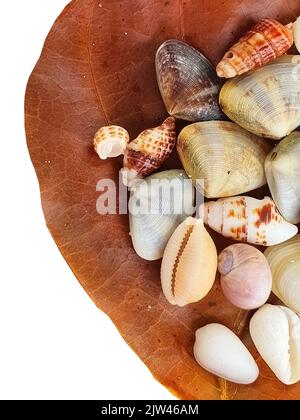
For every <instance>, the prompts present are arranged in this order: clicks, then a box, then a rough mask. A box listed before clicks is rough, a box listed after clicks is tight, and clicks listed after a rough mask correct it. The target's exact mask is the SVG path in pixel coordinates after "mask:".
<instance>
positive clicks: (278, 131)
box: [220, 55, 300, 140]
mask: <svg viewBox="0 0 300 420" xmlns="http://www.w3.org/2000/svg"><path fill="white" fill-rule="evenodd" d="M299 59H300V56H292V55H285V56H283V57H281V58H278V59H277V60H274V61H273V62H271V63H270V64H268V65H267V66H265V67H262V68H260V69H258V70H256V71H253V72H250V73H247V74H244V75H243V76H239V77H235V78H234V79H232V80H229V81H227V82H226V83H225V85H224V86H223V88H222V89H221V92H220V105H221V108H222V109H223V111H224V112H225V114H226V115H228V117H229V118H230V119H231V120H233V121H235V122H236V123H237V124H239V125H240V126H242V127H244V128H245V129H246V130H248V131H250V132H252V133H254V134H257V135H259V136H263V137H269V138H272V139H275V140H279V139H282V138H283V137H285V136H287V135H288V134H290V133H291V132H292V131H293V130H294V129H295V128H297V127H298V126H299V124H300V95H299V92H300V72H299Z"/></svg>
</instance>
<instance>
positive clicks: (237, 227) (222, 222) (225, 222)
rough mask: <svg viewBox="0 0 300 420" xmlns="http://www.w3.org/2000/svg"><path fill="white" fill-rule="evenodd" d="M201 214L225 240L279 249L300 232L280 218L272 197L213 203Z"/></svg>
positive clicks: (242, 197) (200, 212)
mask: <svg viewBox="0 0 300 420" xmlns="http://www.w3.org/2000/svg"><path fill="white" fill-rule="evenodd" d="M199 214H200V217H203V219H204V223H206V224H207V225H208V226H209V227H211V228H212V229H213V230H215V231H216V232H218V233H220V234H222V235H223V236H225V237H228V238H232V239H235V240H237V241H241V242H248V243H252V244H256V245H264V246H271V245H276V244H279V243H281V242H285V241H287V240H288V239H290V238H292V237H293V236H295V235H296V234H297V232H298V228H297V226H295V225H292V224H291V223H288V222H287V221H286V220H285V219H284V218H283V217H282V216H281V215H280V213H279V212H278V210H277V209H276V206H275V203H274V202H273V201H272V200H271V198H270V197H265V198H264V199H263V200H257V199H255V198H252V197H246V196H240V197H230V198H224V199H220V200H217V201H209V202H207V203H204V204H202V205H201V206H200V209H199Z"/></svg>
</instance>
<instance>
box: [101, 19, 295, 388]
mask: <svg viewBox="0 0 300 420" xmlns="http://www.w3.org/2000/svg"><path fill="white" fill-rule="evenodd" d="M293 42H295V45H296V47H297V49H298V50H299V51H300V18H299V19H298V20H297V21H296V22H295V23H294V24H290V25H287V26H284V25H282V24H281V23H279V22H278V21H276V20H273V19H262V20H261V21H259V22H258V23H257V24H256V25H255V26H254V27H253V28H252V29H251V30H250V31H249V32H248V33H246V34H245V36H243V37H242V38H241V39H240V40H239V41H238V42H237V43H236V44H235V45H234V46H233V47H232V48H230V50H229V51H228V52H227V53H226V54H225V55H224V57H223V59H222V60H221V62H220V63H219V64H218V65H217V68H216V71H215V69H214V67H213V65H212V64H211V63H210V62H209V61H208V60H207V59H206V58H205V57H204V56H203V55H202V54H201V53H200V52H198V51H197V50H196V49H194V48H193V47H191V46H189V45H187V44H185V43H184V42H182V41H178V40H173V39H172V40H168V41H166V42H164V43H163V44H162V45H161V46H160V47H159V49H158V51H157V54H156V73H157V81H158V86H159V89H160V93H161V96H162V98H163V101H164V103H165V106H166V109H167V111H168V113H169V115H170V116H169V117H168V118H167V119H166V120H165V121H164V122H163V123H162V124H161V125H160V126H159V127H155V128H151V129H148V130H145V131H143V132H142V133H141V134H140V135H139V136H138V137H137V138H136V139H135V140H133V141H131V142H129V134H128V132H127V131H126V130H124V129H123V128H121V127H117V126H109V127H102V128H101V129H100V130H99V132H98V133H97V134H96V136H95V139H94V147H95V150H96V152H97V153H98V154H99V156H100V158H101V159H106V158H107V157H114V156H118V155H120V154H124V166H123V169H122V176H123V182H124V184H125V185H127V186H128V187H130V190H131V197H130V199H131V200H135V201H140V202H143V204H144V205H146V206H148V205H150V204H153V203H156V204H157V206H158V208H159V211H158V212H157V214H155V215H154V214H147V213H145V214H134V213H132V212H130V216H129V219H130V232H131V238H132V242H133V246H134V249H135V251H136V253H137V254H138V255H139V256H140V257H142V258H144V259H146V260H149V261H151V260H158V259H160V258H162V263H161V284H162V290H163V293H164V295H165V297H166V299H167V300H168V301H169V302H170V304H172V305H178V306H180V307H182V306H185V305H187V304H190V303H194V302H198V301H200V300H201V299H204V298H205V296H206V295H207V294H208V293H209V291H210V290H211V288H212V286H213V284H214V282H215V278H216V273H217V271H218V272H219V274H220V282H221V288H222V291H223V293H224V295H225V297H226V298H227V299H228V300H229V302H231V303H232V304H233V305H235V306H236V307H238V308H241V309H244V310H253V309H257V308H259V309H258V310H257V312H256V313H255V314H254V315H253V317H252V319H251V321H250V327H249V329H250V335H251V337H252V340H253V342H254V344H255V346H256V348H257V350H258V352H259V353H260V355H261V357H262V358H263V359H264V361H265V362H266V363H267V364H268V365H269V367H270V368H271V369H272V371H273V372H274V374H275V375H276V376H277V378H278V379H279V380H280V381H282V382H283V383H285V384H287V385H290V384H294V383H296V382H297V381H299V380H300V320H299V317H298V315H297V314H300V235H297V233H298V228H297V226H296V224H297V223H299V222H300V166H299V162H300V133H299V132H293V130H295V129H296V128H297V127H299V125H300V71H299V68H300V67H299V66H300V64H299V63H300V55H299V56H297V55H285V53H286V52H287V51H288V50H289V49H290V47H291V46H292V45H293ZM219 77H223V78H228V79H230V80H228V81H227V82H226V83H225V84H224V85H223V83H222V82H221V79H220V78H219ZM228 117H229V118H230V120H231V121H229V120H228ZM176 118H177V119H182V120H185V121H189V122H190V123H191V124H189V125H187V126H186V127H185V128H183V130H182V131H181V132H180V134H179V136H178V138H177V135H176V128H175V119H176ZM267 139H271V140H267ZM274 140H277V141H278V140H281V141H280V142H278V143H277V144H276V145H274V144H273V146H272V141H273V142H274ZM175 145H176V147H177V152H178V155H179V157H180V160H181V162H182V165H183V168H184V170H183V169H177V170H168V171H163V172H158V173H154V172H155V171H156V170H157V169H159V167H160V166H161V165H162V164H163V163H164V162H165V161H166V160H167V159H168V157H169V156H170V154H171V153H172V151H173V149H174V147H175ZM143 178H144V179H145V181H144V182H141V180H142V179H143ZM154 180H156V181H161V180H168V181H172V190H173V201H174V202H182V201H184V202H185V203H186V205H185V207H184V211H182V212H181V213H180V214H175V213H172V214H170V212H169V211H168V209H169V207H170V202H169V201H170V194H168V193H166V194H158V192H157V191H156V192H153V191H152V190H151V189H149V188H147V186H148V185H149V184H150V183H151V182H152V181H154ZM199 180H202V181H203V183H199ZM173 181H174V183H173ZM184 182H185V183H188V184H189V185H190V191H192V194H190V191H189V192H188V191H187V189H186V188H185V189H183V188H182V184H183V183H184ZM266 184H268V186H269V190H270V193H271V196H272V198H270V197H265V198H264V199H263V200H258V199H256V198H253V197H251V196H247V195H245V193H248V192H250V191H253V190H255V189H257V188H260V187H262V186H264V185H266ZM194 187H195V188H196V189H197V190H199V191H200V192H201V193H202V194H203V195H204V196H205V197H206V198H209V199H217V200H216V201H211V200H210V201H206V202H205V203H204V204H202V205H201V206H200V209H199V215H200V218H196V217H193V216H194V210H195V209H194V192H195V191H194ZM170 188H171V187H170ZM151 191H152V192H151ZM167 192H168V191H167ZM174 202H173V205H174ZM205 225H207V226H209V227H210V228H211V229H213V230H215V231H216V232H218V233H219V234H221V235H223V236H225V237H229V238H232V239H233V240H237V241H240V242H242V243H236V244H233V245H231V246H229V247H227V248H226V249H224V250H223V251H222V252H221V253H220V255H219V256H218V254H217V250H216V246H215V244H214V241H213V239H212V237H211V236H210V234H209V232H208V231H207V230H206V228H205ZM249 244H252V245H249ZM253 245H260V246H265V247H269V248H267V250H266V251H265V253H264V254H263V253H262V252H261V251H260V250H258V249H257V248H256V247H255V246H253ZM271 291H273V293H274V294H275V295H276V296H277V297H278V298H279V299H280V300H281V301H282V302H283V304H284V305H286V306H279V305H271V304H268V303H266V302H267V300H268V299H269V296H270V293H271ZM194 355H195V358H196V360H197V362H198V363H199V364H200V365H201V366H202V367H203V368H204V369H206V370H208V371H209V372H212V373H214V374H215V375H218V376H219V377H222V378H224V379H226V380H229V381H232V382H236V383H240V384H250V383H252V382H254V381H255V380H256V379H257V377H258V375H259V370H258V366H257V364H256V362H255V360H254V359H253V357H252V355H251V354H250V352H249V351H248V349H247V348H246V347H245V345H244V344H243V343H242V342H241V340H240V339H239V338H238V337H237V335H236V334H235V333H234V332H233V331H230V330H229V329H228V328H227V327H225V326H224V325H220V324H209V325H206V326H204V327H202V328H200V329H198V330H197V331H196V341H195V345H194Z"/></svg>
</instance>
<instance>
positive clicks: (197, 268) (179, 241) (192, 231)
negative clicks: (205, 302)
mask: <svg viewBox="0 0 300 420" xmlns="http://www.w3.org/2000/svg"><path fill="white" fill-rule="evenodd" d="M216 271H217V250H216V247H215V244H214V242H213V240H212V238H211V237H210V235H209V233H208V232H207V231H206V229H205V227H204V225H203V221H202V220H201V219H198V220H197V219H194V218H193V217H188V218H187V219H186V220H185V221H184V222H183V223H181V224H180V225H179V226H178V227H177V229H176V230H175V232H174V233H173V235H172V236H171V238H170V240H169V242H168V244H167V246H166V249H165V252H164V255H163V259H162V264H161V284H162V289H163V292H164V295H165V297H166V298H167V300H168V301H169V302H170V303H171V304H172V305H178V306H185V305H187V304H189V303H193V302H198V301H199V300H201V299H203V298H204V297H205V296H206V295H207V293H208V292H209V291H210V289H211V288H212V286H213V283H214V281H215V275H216Z"/></svg>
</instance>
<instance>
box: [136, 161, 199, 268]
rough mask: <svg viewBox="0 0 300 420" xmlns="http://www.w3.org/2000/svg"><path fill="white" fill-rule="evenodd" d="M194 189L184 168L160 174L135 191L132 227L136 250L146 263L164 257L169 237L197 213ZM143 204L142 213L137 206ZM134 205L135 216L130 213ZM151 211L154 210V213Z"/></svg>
mask: <svg viewBox="0 0 300 420" xmlns="http://www.w3.org/2000/svg"><path fill="white" fill-rule="evenodd" d="M193 199H194V188H193V186H192V183H191V181H190V180H189V178H188V177H187V175H186V173H185V172H184V171H183V170H182V169H173V170H168V171H163V172H159V173H157V174H154V175H151V176H149V177H147V178H145V180H144V181H142V182H140V183H139V184H137V185H136V186H135V187H133V188H132V190H131V194H130V201H129V226H130V235H131V239H132V243H133V247H134V249H135V251H136V253H137V254H138V255H139V256H140V257H141V258H144V259H145V260H149V261H153V260H158V259H160V258H162V256H163V252H164V250H165V247H166V245H167V242H168V240H169V239H170V236H171V235H172V233H173V232H174V230H175V229H176V227H177V226H178V225H179V224H180V223H181V222H183V221H184V220H185V219H186V217H187V216H191V215H192V214H193V212H194V207H193ZM139 203H140V204H142V206H143V208H144V210H145V211H144V212H143V211H139V210H141V208H140V206H138V205H137V204H139ZM134 206H137V208H136V210H137V211H136V214H133V212H131V211H130V209H133V207H134ZM151 209H152V211H151Z"/></svg>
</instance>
